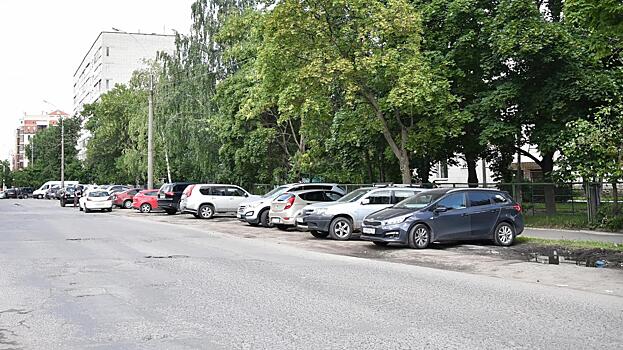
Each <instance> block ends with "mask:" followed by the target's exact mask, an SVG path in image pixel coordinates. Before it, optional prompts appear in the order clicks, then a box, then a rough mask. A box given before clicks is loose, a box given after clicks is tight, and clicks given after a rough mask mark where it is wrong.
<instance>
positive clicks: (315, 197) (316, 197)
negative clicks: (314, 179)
mask: <svg viewBox="0 0 623 350" xmlns="http://www.w3.org/2000/svg"><path fill="white" fill-rule="evenodd" d="M299 197H300V198H301V199H302V200H305V201H310V202H325V201H326V199H325V197H324V192H323V191H314V192H306V193H301V194H300V195H299Z"/></svg>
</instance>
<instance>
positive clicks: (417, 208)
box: [361, 188, 524, 249]
mask: <svg viewBox="0 0 623 350" xmlns="http://www.w3.org/2000/svg"><path fill="white" fill-rule="evenodd" d="M523 229H524V221H523V215H522V213H521V206H520V205H519V204H518V203H516V202H515V201H514V200H513V199H512V198H511V197H510V195H508V194H507V193H506V192H502V191H497V190H485V189H447V188H446V189H435V190H430V191H426V192H422V193H419V194H417V195H416V196H413V197H411V198H408V199H406V200H404V201H402V202H400V203H398V204H396V205H395V206H393V207H391V208H387V209H383V210H381V211H378V212H376V213H373V214H370V215H368V216H367V217H366V218H365V219H364V222H363V229H362V231H363V233H362V235H361V238H362V239H364V240H369V241H372V242H374V243H375V244H377V245H387V244H388V243H399V244H405V245H409V247H411V248H418V249H423V248H426V247H428V246H429V244H431V243H433V242H443V241H461V240H479V239H491V240H493V241H494V242H495V243H496V244H498V245H501V246H510V245H512V244H513V242H514V241H515V237H516V236H517V235H519V234H521V233H522V232H523Z"/></svg>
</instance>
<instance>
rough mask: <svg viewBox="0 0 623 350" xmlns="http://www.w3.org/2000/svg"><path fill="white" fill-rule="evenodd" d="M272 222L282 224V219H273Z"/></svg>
mask: <svg viewBox="0 0 623 350" xmlns="http://www.w3.org/2000/svg"><path fill="white" fill-rule="evenodd" d="M271 221H272V222H274V223H280V222H281V219H280V218H272V219H271Z"/></svg>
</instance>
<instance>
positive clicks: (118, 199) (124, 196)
mask: <svg viewBox="0 0 623 350" xmlns="http://www.w3.org/2000/svg"><path fill="white" fill-rule="evenodd" d="M138 191H140V190H139V189H138V188H131V189H129V190H125V191H121V192H116V193H115V192H113V197H112V198H113V199H112V204H113V205H114V206H117V207H119V208H125V209H132V198H134V196H135V195H136V194H137V193H138Z"/></svg>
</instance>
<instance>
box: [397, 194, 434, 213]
mask: <svg viewBox="0 0 623 350" xmlns="http://www.w3.org/2000/svg"><path fill="white" fill-rule="evenodd" d="M444 194H445V192H420V193H418V194H416V195H415V196H413V197H409V198H407V199H405V200H403V201H402V202H399V203H398V204H396V205H395V206H394V208H399V209H422V208H424V207H426V206H428V205H429V204H430V203H432V202H433V201H436V200H437V199H439V198H440V197H441V196H443V195H444Z"/></svg>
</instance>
